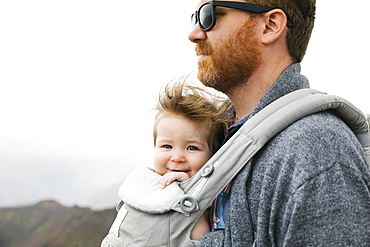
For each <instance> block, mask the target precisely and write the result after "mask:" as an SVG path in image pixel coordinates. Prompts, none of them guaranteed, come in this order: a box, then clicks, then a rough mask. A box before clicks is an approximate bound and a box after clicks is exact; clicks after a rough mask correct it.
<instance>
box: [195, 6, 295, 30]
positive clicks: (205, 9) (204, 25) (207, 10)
mask: <svg viewBox="0 0 370 247" xmlns="http://www.w3.org/2000/svg"><path fill="white" fill-rule="evenodd" d="M217 6H220V7H225V8H231V9H239V10H245V11H249V12H252V13H264V12H269V11H271V10H273V9H274V8H270V7H266V6H262V5H258V4H253V3H245V2H232V1H208V2H205V3H203V4H202V5H201V6H200V7H199V9H198V10H197V11H195V13H194V14H192V15H191V22H192V24H193V26H195V25H196V24H197V23H199V27H200V29H201V30H202V31H209V30H211V29H212V28H213V27H214V26H215V25H216V13H215V9H216V7H217ZM287 26H288V27H293V23H292V22H291V21H290V20H289V19H288V23H287Z"/></svg>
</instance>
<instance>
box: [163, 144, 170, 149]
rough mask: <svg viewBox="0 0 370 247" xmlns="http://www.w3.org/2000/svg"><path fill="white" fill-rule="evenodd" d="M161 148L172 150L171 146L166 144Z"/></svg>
mask: <svg viewBox="0 0 370 247" xmlns="http://www.w3.org/2000/svg"><path fill="white" fill-rule="evenodd" d="M162 148H165V149H172V146H171V145H168V144H165V145H163V146H162Z"/></svg>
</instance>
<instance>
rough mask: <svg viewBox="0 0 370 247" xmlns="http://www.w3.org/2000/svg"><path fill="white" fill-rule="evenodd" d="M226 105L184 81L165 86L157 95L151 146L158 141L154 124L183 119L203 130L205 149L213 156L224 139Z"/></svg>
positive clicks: (224, 101) (223, 101)
mask: <svg viewBox="0 0 370 247" xmlns="http://www.w3.org/2000/svg"><path fill="white" fill-rule="evenodd" d="M226 102H228V101H226V100H222V98H221V97H217V96H216V95H213V94H211V93H210V92H209V91H206V90H205V89H202V88H200V87H197V86H193V85H189V84H186V83H185V82H183V81H180V82H177V83H173V84H171V83H170V84H168V85H167V86H166V87H165V88H164V90H163V91H162V92H161V93H160V95H159V100H158V104H157V107H156V110H157V111H158V113H157V115H156V118H155V124H154V131H153V137H154V145H155V144H156V139H157V123H158V121H159V120H160V119H161V117H163V116H166V115H167V114H175V115H179V116H181V117H184V118H186V119H188V120H190V121H191V122H193V123H194V124H195V125H196V126H199V127H206V128H207V129H208V130H209V132H208V133H207V134H208V135H207V142H208V146H209V148H210V150H211V152H212V153H215V152H216V151H217V149H218V148H219V147H220V146H221V143H222V141H223V139H224V137H225V136H224V123H226V122H227V120H226V119H225V111H226V109H227V103H226Z"/></svg>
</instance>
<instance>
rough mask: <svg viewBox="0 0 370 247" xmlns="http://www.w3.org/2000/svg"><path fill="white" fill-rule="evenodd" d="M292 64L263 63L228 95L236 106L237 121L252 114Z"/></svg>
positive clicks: (278, 62)
mask: <svg viewBox="0 0 370 247" xmlns="http://www.w3.org/2000/svg"><path fill="white" fill-rule="evenodd" d="M291 64H292V61H291V60H286V61H281V60H280V61H276V63H275V62H272V61H271V60H270V61H269V62H268V63H261V65H260V66H259V67H258V68H257V70H256V71H255V72H254V73H253V75H252V76H251V77H250V78H249V79H248V80H247V81H246V82H245V83H243V84H241V85H240V86H238V87H236V88H233V89H232V90H230V91H229V92H227V93H226V95H227V96H228V97H229V98H230V100H231V101H232V102H233V104H234V107H235V111H236V121H239V120H241V119H243V118H244V117H246V116H248V115H249V114H250V113H252V111H253V110H254V108H255V107H256V105H257V104H258V102H259V101H260V100H261V98H262V97H263V96H264V95H265V94H266V92H267V91H268V90H269V89H270V87H271V86H272V85H273V84H274V83H275V82H276V81H277V79H278V78H279V76H280V75H281V74H282V73H283V71H284V70H285V69H286V68H287V67H289V66H290V65H291Z"/></svg>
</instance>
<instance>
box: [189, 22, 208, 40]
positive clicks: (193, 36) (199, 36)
mask: <svg viewBox="0 0 370 247" xmlns="http://www.w3.org/2000/svg"><path fill="white" fill-rule="evenodd" d="M206 38H207V34H206V32H204V31H202V30H201V29H200V27H199V24H198V23H197V24H195V26H194V27H193V30H191V32H190V33H189V36H188V39H189V40H190V41H191V42H193V43H198V42H199V41H202V40H205V39H206Z"/></svg>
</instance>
